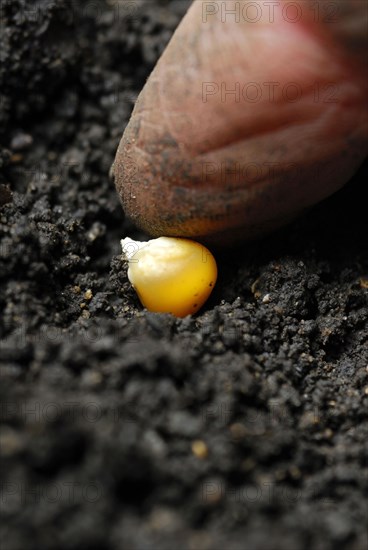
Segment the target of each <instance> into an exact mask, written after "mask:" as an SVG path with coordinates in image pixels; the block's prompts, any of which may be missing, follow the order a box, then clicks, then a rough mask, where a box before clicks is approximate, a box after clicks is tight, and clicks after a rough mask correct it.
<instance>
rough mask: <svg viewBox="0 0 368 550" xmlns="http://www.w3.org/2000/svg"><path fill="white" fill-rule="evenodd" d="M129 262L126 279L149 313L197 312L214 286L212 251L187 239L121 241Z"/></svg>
mask: <svg viewBox="0 0 368 550" xmlns="http://www.w3.org/2000/svg"><path fill="white" fill-rule="evenodd" d="M121 245H122V248H123V254H124V255H125V257H126V258H127V259H128V260H129V268H128V278H129V280H130V282H131V283H132V285H133V287H134V289H135V291H136V292H137V294H138V297H139V299H140V301H141V302H142V304H143V306H144V307H146V308H147V309H148V310H150V311H155V312H161V313H172V314H173V315H176V316H177V317H185V316H186V315H190V314H193V313H196V312H197V311H198V310H199V309H200V308H201V307H202V306H203V304H204V303H205V301H206V300H207V298H208V297H209V295H210V294H211V292H212V290H213V287H214V286H215V283H216V279H217V266H216V261H215V259H214V257H213V256H212V254H211V252H210V251H209V250H208V249H207V248H205V247H204V246H202V245H201V244H199V243H196V242H194V241H191V240H188V239H177V238H173V237H159V238H158V239H153V240H151V241H147V242H136V241H133V240H132V239H129V238H126V239H124V240H122V241H121Z"/></svg>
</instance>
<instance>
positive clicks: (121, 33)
mask: <svg viewBox="0 0 368 550" xmlns="http://www.w3.org/2000/svg"><path fill="white" fill-rule="evenodd" d="M188 5H189V2H187V1H185V0H180V1H173V2H168V1H163V0H161V1H160V0H149V1H140V0H136V1H135V2H121V3H119V4H118V3H117V2H113V1H108V0H106V1H105V2H104V1H97V0H96V1H94V2H84V3H83V2H79V3H77V2H74V1H69V0H47V1H43V2H35V1H31V0H11V1H8V0H5V1H2V2H1V6H0V9H1V12H0V28H1V34H0V51H1V54H0V59H1V65H0V205H1V211H0V234H1V240H0V279H1V286H0V307H1V318H0V330H1V340H0V353H1V385H0V393H1V423H2V425H1V431H0V444H1V456H2V458H1V462H2V468H1V490H2V494H1V497H0V498H1V501H0V506H1V511H2V516H3V521H2V524H1V544H2V545H1V547H2V548H3V549H4V550H28V549H29V550H41V549H42V550H43V549H45V550H46V549H47V550H48V549H49V548H53V549H54V550H59V549H60V550H80V549H88V550H93V549H96V550H97V549H98V550H115V549H126V550H172V548H178V549H180V550H187V549H188V550H220V549H223V548H226V549H227V550H244V549H248V548H251V549H256V550H257V549H259V550H272V549H275V550H276V549H283V550H299V549H300V550H304V549H305V550H307V549H310V548H313V549H314V550H329V549H331V550H333V549H335V548H337V547H338V548H343V549H345V548H346V549H347V548H349V549H354V550H364V549H366V548H367V532H366V520H367V504H366V495H367V488H368V487H367V485H368V483H367V454H366V442H367V440H368V427H367V404H368V350H367V314H368V307H367V306H368V304H367V288H368V259H367V234H368V223H367V208H366V202H365V199H364V197H365V189H364V187H366V183H364V182H367V175H368V174H367V172H368V170H367V164H365V165H364V166H362V168H361V169H360V171H359V173H358V174H356V176H355V177H354V178H353V180H352V181H350V182H349V183H348V184H347V185H346V186H345V187H344V188H343V189H342V190H341V191H340V192H339V193H337V194H336V195H334V196H333V197H331V198H330V199H328V200H326V201H324V202H323V203H321V204H319V205H318V206H316V207H314V208H313V209H310V210H309V211H308V212H306V213H305V214H304V215H303V216H302V217H301V218H299V219H298V220H297V221H295V222H294V223H293V224H292V225H289V226H288V227H285V228H284V229H282V230H280V231H278V232H276V233H274V234H272V235H270V236H269V237H267V238H266V239H263V240H260V241H258V242H254V243H252V244H248V245H245V246H243V247H242V248H239V249H234V250H228V251H220V252H217V260H218V266H219V280H218V283H217V286H216V288H215V291H214V292H213V295H212V297H211V299H210V301H209V302H208V303H207V305H206V306H205V308H204V309H203V310H202V311H201V312H200V313H199V314H198V315H196V316H194V317H187V318H185V319H176V318H174V317H171V316H170V315H165V314H153V313H149V312H147V311H144V310H143V309H142V307H141V305H140V304H139V302H138V299H137V297H136V295H135V293H134V291H133V290H132V289H131V286H130V284H129V282H128V280H127V276H126V266H125V265H124V262H123V260H122V258H121V251H120V243H119V240H120V239H121V238H123V237H125V236H127V235H129V236H131V237H139V236H140V235H139V231H137V230H136V229H135V228H134V227H132V225H131V224H130V223H129V221H128V220H126V219H125V218H124V213H123V211H122V209H121V206H120V204H119V200H118V197H117V195H116V192H115V189H114V186H113V184H112V182H111V180H110V179H109V177H108V172H109V168H110V165H111V163H112V161H113V159H114V155H115V151H116V148H117V145H118V142H119V139H120V136H121V134H122V132H123V130H124V127H125V125H126V123H127V121H128V119H129V116H130V113H131V110H132V107H133V104H134V101H135V98H136V97H137V94H138V93H139V91H140V89H141V88H142V86H143V84H144V82H145V79H146V78H147V76H148V75H149V73H150V71H151V70H152V68H153V66H154V64H155V62H156V60H157V59H158V57H159V56H160V54H161V52H162V51H163V49H164V47H165V45H166V44H167V42H168V40H169V39H170V36H171V34H172V32H173V31H174V30H175V28H176V26H177V25H178V23H179V21H180V19H181V17H182V16H183V14H184V13H185V11H186V9H187V7H188Z"/></svg>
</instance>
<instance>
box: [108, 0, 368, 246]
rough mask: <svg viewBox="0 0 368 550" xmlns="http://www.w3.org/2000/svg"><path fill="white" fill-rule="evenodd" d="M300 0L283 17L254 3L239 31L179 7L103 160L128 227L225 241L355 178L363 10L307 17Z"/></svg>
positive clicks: (230, 21)
mask: <svg viewBox="0 0 368 550" xmlns="http://www.w3.org/2000/svg"><path fill="white" fill-rule="evenodd" d="M209 4H211V6H210V7H208V6H209ZM246 4H247V2H245V1H242V2H241V3H240V5H241V8H242V9H247V5H246ZM252 4H253V5H254V2H252ZM277 4H278V5H277ZM289 4H290V3H289ZM311 4H313V6H314V8H313V9H312V5H310V4H309V3H308V1H307V2H305V1H302V0H301V1H300V3H299V5H300V11H299V12H298V13H297V12H296V11H294V12H293V10H292V9H290V11H287V12H285V11H283V10H284V9H285V4H284V3H283V2H277V3H275V7H274V11H273V14H270V8H269V7H267V6H266V5H264V3H263V2H258V5H259V7H260V11H258V14H257V13H256V12H255V11H253V12H252V11H251V10H250V11H249V12H244V11H243V12H240V14H241V15H240V20H239V21H235V17H234V16H226V14H225V15H224V13H223V12H221V3H220V2H218V3H217V7H218V10H219V11H218V13H217V14H211V13H207V12H206V11H205V10H210V9H215V8H213V7H212V6H216V3H215V2H211V3H207V4H205V3H203V2H202V1H199V0H197V1H195V2H194V3H193V4H192V6H191V8H190V9H189V11H188V13H187V14H186V16H185V17H184V19H183V21H182V22H181V24H180V25H179V27H178V29H177V31H176V33H175V34H174V36H173V38H172V40H171V42H170V43H169V45H168V47H167V49H166V51H165V52H164V54H163V55H162V57H161V59H160V60H159V62H158V63H157V66H156V67H155V69H154V71H153V73H152V75H151V76H150V78H149V79H148V81H147V84H146V86H145V87H144V89H143V91H142V93H141V94H140V96H139V98H138V101H137V104H136V106H135V109H134V112H133V114H132V117H131V120H130V122H129V124H128V126H127V128H126V130H125V133H124V135H123V138H122V140H121V143H120V145H119V148H118V152H117V155H116V160H115V163H114V167H113V172H114V177H115V183H116V187H117V190H118V193H119V195H120V197H121V200H122V204H123V208H124V210H125V212H126V213H127V215H128V216H129V217H130V218H131V219H132V220H133V221H134V223H135V224H136V225H138V226H139V227H141V228H142V229H143V230H145V231H146V232H147V233H149V234H151V235H154V236H160V235H168V236H180V237H191V238H195V239H197V240H202V241H203V242H206V243H215V244H225V245H229V244H234V243H237V242H238V241H243V240H247V239H251V238H254V237H257V236H259V235H261V234H264V233H265V232H267V231H269V230H271V229H273V228H275V227H277V226H280V225H282V224H284V223H286V222H287V221H289V220H290V219H292V218H294V217H295V216H296V215H298V214H299V213H300V212H301V211H303V210H304V209H306V208H307V207H309V206H310V205H313V204H315V203H316V202H318V201H320V200H321V199H323V198H325V197H327V196H328V195H330V194H331V193H333V192H335V191H336V190H338V189H339V188H340V187H341V186H342V185H344V184H345V183H346V182H347V181H348V180H349V178H350V177H351V176H352V175H353V174H354V172H355V171H356V170H357V169H358V168H359V166H360V165H361V163H362V162H363V160H364V158H365V156H366V154H367V133H368V129H367V111H366V97H367V65H366V63H365V49H366V46H367V44H366V30H365V29H366V12H367V5H366V3H365V2H350V3H349V2H343V1H342V0H341V1H340V3H339V2H335V5H336V6H337V8H338V9H337V10H336V13H330V12H326V11H325V9H324V8H325V7H324V6H322V5H321V6H320V8H321V9H320V12H319V13H318V12H316V11H315V10H316V8H315V6H316V2H311ZM227 5H228V6H229V9H230V8H231V6H232V5H233V2H229V3H228V4H227ZM294 5H295V2H294ZM252 9H253V10H254V6H253V8H252ZM294 10H295V7H294ZM244 13H245V14H246V16H244V15H242V14H244ZM285 13H286V15H285ZM260 14H261V18H260V19H259V20H258V21H257V22H253V23H251V22H249V20H250V19H255V18H256V17H258V16H259V15H260ZM221 17H222V18H225V21H221ZM296 17H297V18H298V21H297V22H291V20H293V19H294V18H296ZM246 19H248V21H247V20H246ZM237 83H238V84H237ZM232 90H236V92H237V95H235V94H234V93H230V92H231V91H232ZM226 92H228V93H226Z"/></svg>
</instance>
